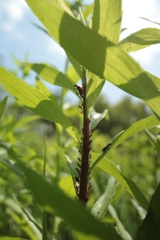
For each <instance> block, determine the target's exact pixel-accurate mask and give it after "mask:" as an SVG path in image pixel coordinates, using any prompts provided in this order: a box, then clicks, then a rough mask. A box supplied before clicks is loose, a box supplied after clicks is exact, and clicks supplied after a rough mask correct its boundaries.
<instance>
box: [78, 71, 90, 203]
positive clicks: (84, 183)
mask: <svg viewBox="0 0 160 240" xmlns="http://www.w3.org/2000/svg"><path fill="white" fill-rule="evenodd" d="M86 88H87V79H86V74H85V73H84V79H83V103H82V107H83V128H82V135H83V137H82V150H81V165H80V172H79V178H80V181H79V192H78V194H77V195H78V198H79V200H80V201H82V202H83V203H87V201H88V180H89V179H88V178H89V159H90V144H91V141H90V127H89V125H90V119H89V117H88V110H87V103H86Z"/></svg>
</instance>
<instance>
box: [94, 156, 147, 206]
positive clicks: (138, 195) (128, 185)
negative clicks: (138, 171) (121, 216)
mask: <svg viewBox="0 0 160 240" xmlns="http://www.w3.org/2000/svg"><path fill="white" fill-rule="evenodd" d="M96 158H97V154H95V153H92V160H93V161H95V159H96ZM98 167H100V168H101V169H102V170H103V171H105V172H107V173H108V174H110V175H111V176H113V177H114V178H115V179H116V180H117V181H118V182H119V183H120V184H121V185H122V187H123V188H124V189H125V190H127V191H128V192H129V193H130V194H131V195H132V196H133V197H134V198H135V199H136V200H137V201H138V202H139V204H140V205H141V206H142V207H143V208H144V209H145V210H147V209H148V205H149V203H148V201H147V199H146V198H145V196H144V195H143V194H142V192H141V191H140V190H139V188H138V187H137V186H136V185H135V183H134V182H133V181H132V180H131V179H129V178H127V177H125V176H123V175H122V174H121V173H120V172H119V170H118V169H117V167H116V165H115V164H114V163H113V162H112V161H110V160H108V159H106V158H103V159H102V161H100V162H99V164H98Z"/></svg>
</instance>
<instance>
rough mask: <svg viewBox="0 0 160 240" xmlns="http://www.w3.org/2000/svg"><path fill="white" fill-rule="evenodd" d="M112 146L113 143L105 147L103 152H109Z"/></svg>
mask: <svg viewBox="0 0 160 240" xmlns="http://www.w3.org/2000/svg"><path fill="white" fill-rule="evenodd" d="M111 146H112V143H108V144H107V146H105V147H104V148H103V149H102V152H105V151H106V150H109V149H110V148H111Z"/></svg>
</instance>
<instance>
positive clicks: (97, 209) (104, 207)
mask: <svg viewBox="0 0 160 240" xmlns="http://www.w3.org/2000/svg"><path fill="white" fill-rule="evenodd" d="M116 187H117V181H116V180H115V178H113V177H112V176H110V178H109V180H108V184H107V187H106V189H105V191H104V193H103V194H102V195H101V196H100V198H99V199H98V200H97V201H96V203H95V204H94V206H93V208H92V214H93V215H94V216H95V217H96V218H97V219H102V218H103V217H104V216H105V214H106V212H107V211H108V206H109V204H110V202H111V200H112V198H113V196H114V194H115V190H116Z"/></svg>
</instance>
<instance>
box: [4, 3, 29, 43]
mask: <svg viewBox="0 0 160 240" xmlns="http://www.w3.org/2000/svg"><path fill="white" fill-rule="evenodd" d="M26 10H27V4H26V2H25V1H24V0H1V2H0V16H1V19H0V28H1V29H3V30H4V31H5V32H7V33H9V34H12V37H14V38H16V39H17V40H24V39H25V34H24V33H23V32H22V30H19V29H18V27H17V25H18V23H19V22H20V21H22V20H23V18H24V15H25V13H26Z"/></svg>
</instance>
